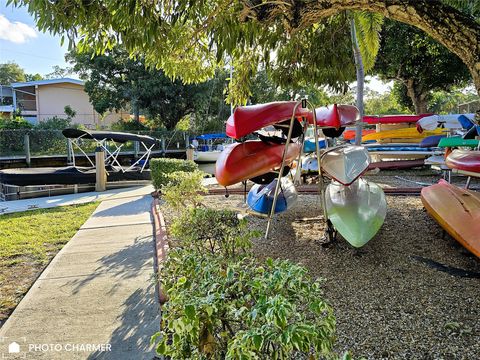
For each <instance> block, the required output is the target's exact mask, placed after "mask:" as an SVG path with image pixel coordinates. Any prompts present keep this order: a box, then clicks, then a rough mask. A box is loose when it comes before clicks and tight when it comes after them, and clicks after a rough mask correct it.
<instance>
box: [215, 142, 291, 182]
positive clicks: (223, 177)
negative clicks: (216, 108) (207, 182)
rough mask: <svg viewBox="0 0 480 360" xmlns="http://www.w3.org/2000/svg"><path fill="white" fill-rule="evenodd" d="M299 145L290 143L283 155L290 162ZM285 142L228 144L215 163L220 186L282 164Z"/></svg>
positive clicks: (240, 180)
mask: <svg viewBox="0 0 480 360" xmlns="http://www.w3.org/2000/svg"><path fill="white" fill-rule="evenodd" d="M300 148H301V146H300V145H299V144H296V143H291V144H289V146H288V153H287V155H286V157H285V162H286V163H287V164H289V163H291V162H292V161H293V160H295V158H296V157H297V156H298V155H299V153H300ZM284 149H285V144H269V143H265V142H263V141H258V140H251V141H245V142H244V143H236V144H232V145H228V146H227V147H226V148H225V149H224V150H223V151H222V153H221V154H220V156H219V157H218V160H217V162H216V164H215V177H216V178H217V181H218V183H219V184H220V185H222V186H229V185H233V184H236V183H239V182H242V181H245V180H248V179H251V178H254V177H256V176H260V175H263V174H266V173H268V172H270V171H272V170H274V169H276V168H279V167H280V166H281V164H282V156H283V151H284Z"/></svg>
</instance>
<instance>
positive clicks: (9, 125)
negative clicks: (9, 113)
mask: <svg viewBox="0 0 480 360" xmlns="http://www.w3.org/2000/svg"><path fill="white" fill-rule="evenodd" d="M32 128H33V125H32V124H30V123H29V122H28V121H27V120H25V119H24V118H23V117H21V116H15V117H12V118H9V117H6V116H2V117H0V130H16V129H32Z"/></svg>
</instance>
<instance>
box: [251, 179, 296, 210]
mask: <svg viewBox="0 0 480 360" xmlns="http://www.w3.org/2000/svg"><path fill="white" fill-rule="evenodd" d="M276 184H277V179H275V180H273V181H272V182H271V183H270V184H268V185H259V184H256V185H254V186H252V188H251V189H250V191H249V192H248V196H247V205H248V206H249V207H250V209H252V210H253V211H255V212H257V213H260V214H269V213H270V210H271V209H272V205H273V193H274V192H275V186H276ZM296 200H297V190H296V189H295V186H294V185H293V183H292V181H291V180H290V179H288V178H282V180H281V186H280V193H279V195H278V198H277V203H276V205H275V214H278V213H280V212H283V211H285V210H287V209H288V208H290V207H291V206H292V205H293V204H294V203H295V202H296Z"/></svg>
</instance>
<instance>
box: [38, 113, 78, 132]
mask: <svg viewBox="0 0 480 360" xmlns="http://www.w3.org/2000/svg"><path fill="white" fill-rule="evenodd" d="M69 127H72V121H71V120H70V119H64V118H61V117H58V116H53V117H51V118H48V119H45V120H42V121H40V122H38V124H37V125H35V129H38V130H63V129H66V128H69Z"/></svg>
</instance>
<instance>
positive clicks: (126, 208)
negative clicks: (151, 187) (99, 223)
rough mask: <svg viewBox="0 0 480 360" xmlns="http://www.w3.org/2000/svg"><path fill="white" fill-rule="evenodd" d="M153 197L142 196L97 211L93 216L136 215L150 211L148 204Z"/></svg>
mask: <svg viewBox="0 0 480 360" xmlns="http://www.w3.org/2000/svg"><path fill="white" fill-rule="evenodd" d="M151 199H152V198H151V197H146V196H142V197H139V198H138V199H136V200H132V201H127V202H124V203H122V204H120V205H116V206H112V207H109V208H107V209H105V210H100V211H97V212H95V213H94V214H93V215H92V216H91V217H92V218H98V217H106V216H125V215H136V214H142V213H145V212H149V210H150V206H149V205H146V204H150V203H151Z"/></svg>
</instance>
